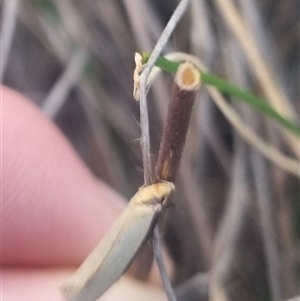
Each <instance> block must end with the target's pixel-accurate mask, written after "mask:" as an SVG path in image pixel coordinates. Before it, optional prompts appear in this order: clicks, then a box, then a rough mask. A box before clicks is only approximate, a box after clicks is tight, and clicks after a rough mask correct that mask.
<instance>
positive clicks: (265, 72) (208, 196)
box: [1, 0, 300, 301]
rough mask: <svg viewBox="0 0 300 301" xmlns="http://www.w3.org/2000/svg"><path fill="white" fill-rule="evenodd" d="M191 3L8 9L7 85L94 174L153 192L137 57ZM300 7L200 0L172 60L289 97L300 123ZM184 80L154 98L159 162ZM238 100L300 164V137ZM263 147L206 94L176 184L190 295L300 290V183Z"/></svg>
mask: <svg viewBox="0 0 300 301" xmlns="http://www.w3.org/2000/svg"><path fill="white" fill-rule="evenodd" d="M177 4H178V1H175V0H165V1H159V0H152V1H149V0H148V1H147V0H139V1H134V0H123V1H120V0H119V1H116V0H88V1H79V0H73V1H71V0H64V1H59V0H22V1H19V0H6V1H5V0H4V1H2V4H1V21H2V28H1V58H2V64H1V80H2V82H3V83H4V84H5V85H7V86H9V87H12V88H14V89H16V90H17V91H19V92H21V93H23V94H24V95H26V96H27V97H29V98H30V99H32V101H34V102H35V103H36V104H37V105H38V106H39V107H40V108H41V110H43V111H44V113H45V114H47V115H48V116H49V117H50V118H51V119H53V121H54V122H55V123H56V124H57V125H58V127H59V128H60V129H61V131H62V132H63V133H64V134H65V136H66V137H67V138H68V139H69V140H70V142H71V143H72V145H73V146H74V148H75V149H76V151H77V152H78V154H79V155H80V156H81V157H82V159H83V160H84V161H85V162H86V164H87V165H88V166H89V167H90V169H91V170H92V172H93V173H94V174H95V175H96V176H97V177H99V178H100V179H101V180H103V181H105V182H106V183H108V184H109V185H110V186H112V187H113V188H114V189H116V190H117V191H118V192H120V193H121V194H122V195H124V196H125V197H127V198H128V199H129V198H130V197H131V196H132V195H133V194H134V193H135V191H136V190H137V188H138V187H140V186H141V185H142V184H143V169H142V157H141V149H140V142H139V138H140V127H139V104H138V103H137V102H136V101H135V100H134V99H133V96H132V90H133V80H132V73H133V69H134V53H135V52H136V51H139V52H143V51H148V52H151V51H152V49H153V47H154V45H155V43H156V41H157V39H158V37H159V36H160V34H161V32H162V30H163V28H164V26H165V25H166V23H167V21H168V20H169V18H170V17H171V15H172V13H173V11H174V10H175V8H176V6H177ZM299 6H300V2H299V1H297V0H294V1H293V0H288V1H286V0H263V1H258V0H236V1H231V0H228V1H227V0H226V1H221V0H211V1H208V0H207V1H204V0H192V1H191V4H190V6H189V9H188V10H187V12H186V14H185V15H184V17H183V19H182V20H181V21H180V23H179V24H178V26H177V28H176V31H175V33H174V35H173V36H172V38H171V40H170V41H169V43H168V45H167V47H166V48H165V50H164V51H165V52H164V53H168V52H174V51H181V52H187V53H190V54H193V55H195V56H196V57H198V58H200V59H201V60H202V61H203V62H204V64H205V65H206V67H207V68H208V70H210V72H211V73H214V74H215V75H217V76H221V77H223V78H225V79H227V80H229V81H232V82H234V83H235V84H236V85H238V86H240V87H242V88H245V89H247V90H250V91H251V92H253V93H254V94H257V95H260V96H262V97H264V98H266V99H268V100H272V99H277V101H274V102H273V103H271V105H273V106H274V107H276V109H278V110H279V111H280V112H281V113H282V114H283V115H284V116H287V117H289V118H291V119H294V120H297V119H298V120H299V109H300V107H299V68H300V64H299V53H300V52H299V12H300V7H299ZM243 29H245V31H243ZM257 53H258V55H257ZM270 81H271V84H270ZM171 84H172V77H171V75H168V74H162V75H160V76H159V77H158V78H157V79H156V81H155V82H154V84H153V86H152V88H151V89H150V92H149V94H148V107H149V118H150V131H151V152H152V154H153V162H155V159H156V155H157V151H158V147H159V142H160V138H161V133H162V127H163V124H164V120H165V117H166V111H167V105H168V101H169V95H170V89H171ZM226 101H227V103H228V104H230V108H231V109H233V110H235V111H236V112H237V113H238V115H239V116H240V118H241V119H242V121H243V123H244V124H245V126H247V127H250V128H252V129H253V130H254V132H255V133H257V134H258V135H259V136H260V137H261V138H262V139H264V140H265V141H267V142H268V143H270V144H272V145H273V147H274V149H275V151H280V152H281V153H282V154H284V155H285V156H287V157H289V158H293V159H294V161H293V162H297V161H296V160H298V162H299V157H300V150H299V140H295V139H290V136H289V134H287V133H286V132H285V131H281V130H280V129H279V127H278V126H277V125H276V124H275V123H274V122H269V121H268V120H266V118H264V117H263V116H262V115H261V114H259V113H257V112H255V111H253V110H252V109H251V108H249V107H248V106H247V105H246V104H241V103H240V102H238V101H236V100H235V99H230V98H228V97H227V98H226ZM41 139H42V138H41ZM257 149H258V146H257V145H255V143H254V144H253V143H250V144H249V143H248V141H245V140H244V139H243V137H242V136H241V135H240V133H239V132H238V131H237V130H236V128H235V127H234V126H232V124H231V123H230V122H229V121H228V119H227V118H225V117H224V115H223V114H222V113H221V112H220V110H219V109H218V107H217V106H216V105H215V104H214V102H213V101H212V99H211V97H210V95H209V93H208V91H207V89H206V88H205V87H203V88H202V89H201V91H200V92H199V93H198V96H197V100H196V105H195V107H194V111H193V117H192V122H191V126H190V130H189V133H188V137H187V143H186V148H185V151H184V155H183V158H182V162H181V165H180V169H179V174H178V177H177V180H176V187H177V190H176V194H175V196H174V202H175V204H176V205H175V206H174V207H172V208H169V209H168V210H167V211H166V212H165V215H164V218H163V220H162V224H161V234H162V237H163V239H164V242H165V246H166V250H167V251H168V254H169V255H170V258H171V260H172V262H173V264H174V273H173V275H172V282H173V284H174V286H175V291H176V294H177V296H178V300H179V301H181V300H187V301H191V300H208V292H210V300H214V301H218V300H221V301H222V300H237V301H238V300H249V301H250V300H251V301H252V300H253V301H256V300H258V301H260V300H276V301H277V300H278V301H279V300H285V299H288V298H291V297H293V296H296V295H299V294H300V292H299V281H300V258H299V251H300V237H299V234H300V222H299V215H300V194H299V192H300V191H299V190H300V189H299V178H298V177H297V176H295V175H294V174H292V173H290V172H288V171H286V170H283V169H282V168H280V167H278V164H276V162H275V163H274V161H272V162H271V161H270V160H269V158H267V157H266V156H264V155H262V153H261V152H260V151H258V150H257ZM278 160H280V158H279V159H278ZM279 165H280V164H279ZM298 168H299V164H298Z"/></svg>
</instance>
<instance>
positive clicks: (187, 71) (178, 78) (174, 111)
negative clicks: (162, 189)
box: [155, 62, 201, 181]
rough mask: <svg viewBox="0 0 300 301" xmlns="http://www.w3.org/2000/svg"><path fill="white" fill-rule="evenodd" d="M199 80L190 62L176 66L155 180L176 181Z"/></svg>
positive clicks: (197, 73) (195, 69) (197, 72)
mask: <svg viewBox="0 0 300 301" xmlns="http://www.w3.org/2000/svg"><path fill="white" fill-rule="evenodd" d="M200 80H201V78H200V73H199V71H198V69H197V68H196V67H195V66H194V65H193V64H192V63H190V62H184V63H182V64H181V65H180V66H179V67H178V70H177V72H176V75H175V80H174V85H173V87H172V91H171V101H170V104H169V107H168V114H167V120H166V124H165V127H164V130H163V134H162V139H161V144H160V148H159V153H158V158H157V163H156V168H155V176H156V179H157V180H158V181H159V180H164V181H174V180H175V178H176V175H177V171H178V167H179V163H180V159H181V155H182V152H183V147H184V144H185V140H186V135H187V131H188V128H189V123H190V118H191V113H192V108H193V105H194V100H195V96H196V92H197V91H198V89H199V88H200Z"/></svg>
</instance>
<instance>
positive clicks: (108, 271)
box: [61, 181, 175, 301]
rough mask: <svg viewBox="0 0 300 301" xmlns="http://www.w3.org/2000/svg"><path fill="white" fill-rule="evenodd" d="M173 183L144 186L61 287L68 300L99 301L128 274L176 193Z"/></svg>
mask: <svg viewBox="0 0 300 301" xmlns="http://www.w3.org/2000/svg"><path fill="white" fill-rule="evenodd" d="M174 188H175V187H174V184H173V183H171V182H166V181H165V182H159V183H156V184H152V185H148V186H142V187H141V188H140V189H139V190H138V192H137V193H136V194H135V195H134V196H133V197H132V199H131V200H130V202H129V204H128V206H127V207H126V209H125V210H124V211H123V212H122V213H121V214H120V216H119V217H118V218H117V220H116V221H115V223H114V224H113V225H112V227H111V228H110V229H109V231H108V233H107V235H105V236H104V238H103V239H102V240H101V241H100V243H99V244H98V245H97V246H96V247H95V249H94V250H93V251H92V253H91V254H90V255H89V256H88V257H87V258H86V260H85V261H84V262H83V263H82V265H81V266H80V267H79V269H78V270H77V271H76V272H75V274H74V275H73V276H72V277H71V278H70V279H69V280H68V281H67V282H65V283H64V284H63V285H62V286H61V290H62V292H63V295H64V297H65V299H66V300H67V301H95V300H96V299H98V298H99V297H100V296H101V295H102V294H103V293H104V292H105V291H106V290H107V289H108V288H109V287H110V286H111V285H112V284H113V283H114V282H116V281H117V280H118V279H119V278H120V277H121V276H122V274H123V273H124V272H125V271H126V269H127V268H128V266H129V265H130V263H131V261H132V260H133V258H134V256H135V255H136V253H137V252H138V250H139V249H140V247H141V246H142V244H143V242H145V240H146V239H147V238H148V236H149V234H150V233H151V231H152V230H153V227H154V225H155V224H156V222H157V219H158V215H159V213H160V211H161V210H162V208H163V206H165V205H166V202H167V200H168V198H169V196H170V194H171V193H172V191H173V190H174Z"/></svg>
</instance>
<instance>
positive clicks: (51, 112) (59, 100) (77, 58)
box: [42, 49, 88, 119]
mask: <svg viewBox="0 0 300 301" xmlns="http://www.w3.org/2000/svg"><path fill="white" fill-rule="evenodd" d="M87 58H88V55H87V51H86V50H84V49H79V50H77V51H76V52H75V54H74V55H73V57H72V58H71V61H70V63H69V65H68V66H67V67H66V69H65V71H64V73H63V74H62V75H61V77H60V78H59V79H58V81H57V82H56V83H55V85H54V87H53V88H52V90H51V91H50V92H49V94H48V96H47V98H46V99H45V101H44V103H43V105H42V110H43V111H44V113H45V114H46V115H47V116H49V117H50V118H52V119H53V118H55V116H57V114H58V113H59V111H60V110H61V107H62V106H63V104H64V102H65V101H66V99H67V96H68V94H69V93H70V91H71V90H72V88H73V87H74V86H75V85H76V84H77V82H78V81H79V80H80V77H81V75H82V72H83V67H84V65H85V64H86V62H87Z"/></svg>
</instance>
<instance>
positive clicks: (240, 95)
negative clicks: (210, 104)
mask: <svg viewBox="0 0 300 301" xmlns="http://www.w3.org/2000/svg"><path fill="white" fill-rule="evenodd" d="M142 56H143V62H144V63H146V62H147V60H148V58H149V53H143V54H142ZM155 65H156V66H157V67H159V68H161V69H162V70H164V71H166V72H169V73H175V72H176V70H177V68H178V65H179V63H178V62H174V61H170V60H168V59H166V58H164V57H162V56H161V57H159V58H158V59H157V61H156V63H155ZM200 72H201V76H202V82H203V83H204V84H206V85H211V86H214V87H215V88H217V89H218V90H219V91H220V92H223V93H224V94H226V95H229V96H233V97H236V98H237V100H240V101H243V102H245V103H247V104H249V105H251V106H252V107H253V108H255V109H256V110H257V111H259V112H261V113H262V114H264V115H266V116H269V117H270V118H272V119H273V120H274V121H276V122H277V123H279V124H281V125H282V126H284V127H285V128H286V129H288V130H289V131H291V132H293V133H294V134H296V135H297V136H298V137H300V125H298V124H296V123H295V122H293V121H291V120H289V119H287V118H285V117H283V116H282V115H281V114H279V113H278V112H277V111H276V110H274V109H273V108H272V107H271V106H270V105H269V104H268V103H267V102H266V101H265V100H264V99H262V98H259V97H257V96H255V95H253V94H251V93H250V92H247V91H244V90H242V89H240V88H238V87H237V86H235V85H233V84H231V83H229V82H227V81H226V80H224V79H222V78H219V77H217V76H214V75H212V74H210V73H205V72H202V71H200Z"/></svg>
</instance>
